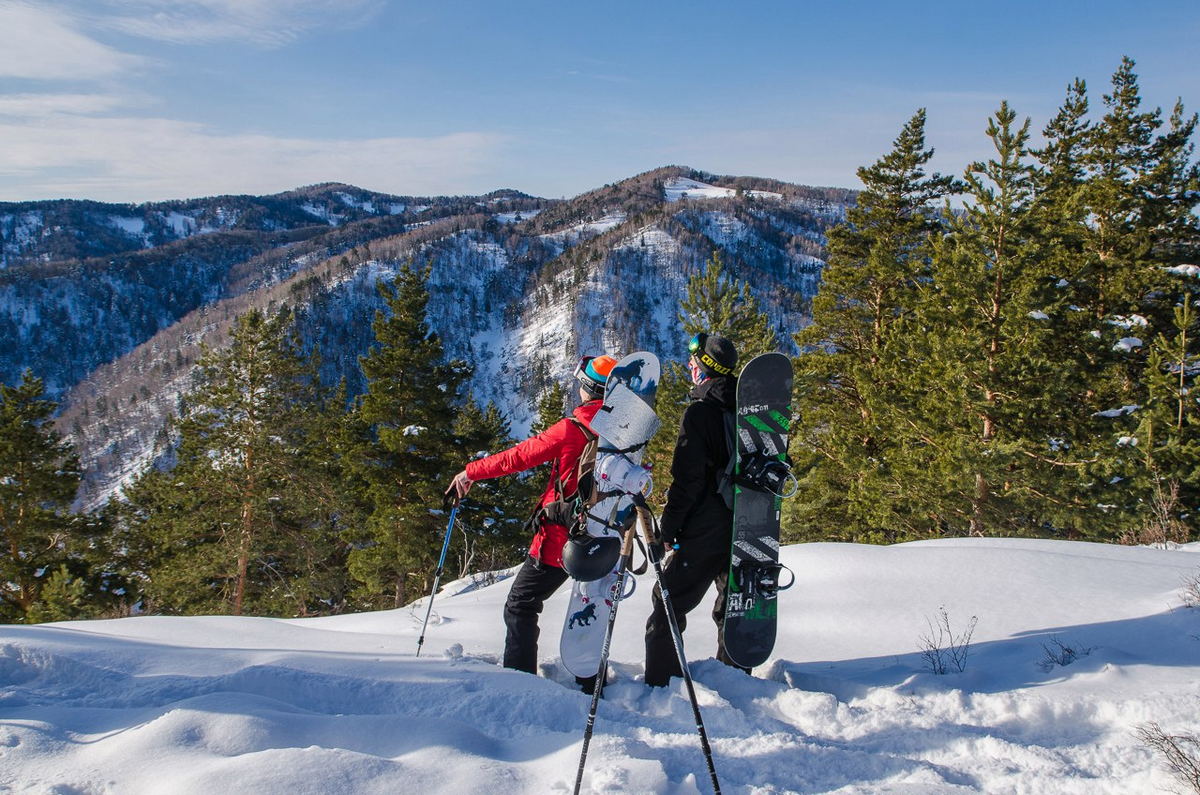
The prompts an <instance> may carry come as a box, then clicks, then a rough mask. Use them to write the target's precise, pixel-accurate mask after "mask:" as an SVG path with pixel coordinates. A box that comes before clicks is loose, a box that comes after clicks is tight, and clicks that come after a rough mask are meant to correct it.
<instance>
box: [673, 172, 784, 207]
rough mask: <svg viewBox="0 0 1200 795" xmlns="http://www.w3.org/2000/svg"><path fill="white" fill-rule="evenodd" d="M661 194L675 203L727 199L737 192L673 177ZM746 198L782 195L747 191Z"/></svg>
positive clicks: (761, 191)
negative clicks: (687, 200) (685, 200)
mask: <svg viewBox="0 0 1200 795" xmlns="http://www.w3.org/2000/svg"><path fill="white" fill-rule="evenodd" d="M663 194H664V196H665V197H666V200H667V201H669V202H677V201H680V200H681V199H727V198H729V197H731V196H736V195H737V191H736V190H734V189H733V188H719V187H717V186H716V185H709V184H708V183H707V182H700V181H698V180H694V179H688V178H687V177H674V178H672V179H670V180H667V182H666V183H665V184H664V185H663ZM746 195H747V196H756V197H758V198H761V199H782V198H783V194H781V193H774V192H772V191H766V190H748V191H746Z"/></svg>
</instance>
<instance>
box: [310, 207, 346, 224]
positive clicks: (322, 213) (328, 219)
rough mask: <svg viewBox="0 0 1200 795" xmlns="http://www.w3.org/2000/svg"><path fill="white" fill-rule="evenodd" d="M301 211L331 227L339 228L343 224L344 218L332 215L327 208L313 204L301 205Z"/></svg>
mask: <svg viewBox="0 0 1200 795" xmlns="http://www.w3.org/2000/svg"><path fill="white" fill-rule="evenodd" d="M300 209H301V210H303V211H304V212H306V213H308V214H309V215H311V216H313V217H314V218H319V219H321V220H322V221H324V222H325V223H327V224H329V225H330V226H337V225H339V224H340V223H341V222H342V216H340V215H337V214H335V213H331V212H330V211H329V208H327V207H321V206H318V205H316V204H312V203H311V202H306V203H304V204H302V205H300Z"/></svg>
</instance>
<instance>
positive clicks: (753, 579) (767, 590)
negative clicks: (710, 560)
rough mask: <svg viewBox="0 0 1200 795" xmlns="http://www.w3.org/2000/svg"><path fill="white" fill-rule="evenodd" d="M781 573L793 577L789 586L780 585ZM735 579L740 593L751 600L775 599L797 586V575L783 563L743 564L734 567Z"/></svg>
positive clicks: (789, 581)
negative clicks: (784, 572)
mask: <svg viewBox="0 0 1200 795" xmlns="http://www.w3.org/2000/svg"><path fill="white" fill-rule="evenodd" d="M780 571H786V572H787V573H788V574H789V575H790V576H791V579H789V580H788V582H787V585H780V583H779V572H780ZM733 579H734V585H736V586H737V590H738V592H739V593H741V594H742V595H743V596H744V597H746V598H749V599H774V598H775V595H776V594H777V593H779V592H780V591H786V590H787V589H788V588H791V587H792V586H793V585H795V584H796V574H795V573H794V572H793V571H792V570H791V569H789V568H788V567H787V566H784V565H783V564H782V563H741V564H739V565H737V566H734V569H733Z"/></svg>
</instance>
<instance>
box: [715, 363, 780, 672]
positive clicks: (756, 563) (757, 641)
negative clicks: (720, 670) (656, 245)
mask: <svg viewBox="0 0 1200 795" xmlns="http://www.w3.org/2000/svg"><path fill="white" fill-rule="evenodd" d="M791 396H792V362H791V360H790V359H788V357H787V356H784V355H783V354H782V353H766V354H763V355H762V356H756V357H755V358H754V359H751V360H750V362H749V363H748V364H747V365H746V366H745V368H743V370H742V373H741V375H739V376H738V386H737V409H736V414H735V415H734V432H735V436H736V443H737V444H736V446H737V450H736V456H737V458H736V463H735V465H734V485H733V546H732V556H731V560H730V565H729V585H728V589H727V591H726V600H725V623H724V625H723V626H722V629H721V632H722V639H723V641H724V645H725V653H726V654H728V655H729V657H730V659H731V660H732V661H733V662H735V663H736V664H738V665H740V666H742V667H743V668H753V667H754V666H756V665H761V664H762V663H764V662H766V660H767V657H769V656H770V654H771V649H772V648H774V646H775V622H776V616H777V614H778V602H777V595H778V591H779V572H780V565H779V510H780V506H781V504H782V502H783V495H784V494H785V489H786V488H787V487H788V485H789V484H790V485H794V480H792V478H791V473H790V470H789V463H788V458H787V442H788V430H789V428H790V426H791V405H790V403H791ZM790 584H791V583H788V585H789V586H790Z"/></svg>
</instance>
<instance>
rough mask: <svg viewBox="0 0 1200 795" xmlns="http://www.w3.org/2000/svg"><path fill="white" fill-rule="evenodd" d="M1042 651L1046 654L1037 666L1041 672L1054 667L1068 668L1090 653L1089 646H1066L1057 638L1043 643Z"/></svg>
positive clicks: (1075, 644)
mask: <svg viewBox="0 0 1200 795" xmlns="http://www.w3.org/2000/svg"><path fill="white" fill-rule="evenodd" d="M1042 650H1043V651H1044V652H1046V656H1045V657H1043V658H1042V661H1041V663H1039V665H1040V667H1041V669H1042V670H1043V671H1047V672H1048V671H1051V670H1053V669H1054V668H1055V667H1056V666H1058V667H1065V666H1068V665H1070V664H1071V663H1073V662H1075V661H1076V660H1078V659H1079V658H1080V657H1086V656H1088V655H1089V654H1091V653H1092V648H1091V647H1090V646H1080V645H1079V644H1077V643H1073V644H1068V643H1065V642H1063V640H1062V639H1061V638H1057V637H1055V638H1050V642H1049V643H1043V644H1042Z"/></svg>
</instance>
